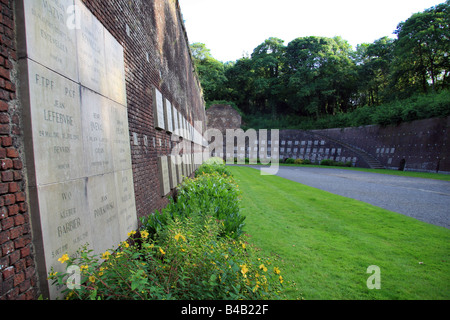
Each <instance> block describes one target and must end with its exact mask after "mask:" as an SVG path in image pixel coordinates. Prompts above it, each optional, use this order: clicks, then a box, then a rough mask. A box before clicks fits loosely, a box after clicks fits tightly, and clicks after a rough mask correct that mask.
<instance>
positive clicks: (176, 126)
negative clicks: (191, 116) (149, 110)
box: [153, 88, 206, 146]
mask: <svg viewBox="0 0 450 320" xmlns="http://www.w3.org/2000/svg"><path fill="white" fill-rule="evenodd" d="M153 114H154V120H155V128H157V129H161V130H165V131H166V132H168V133H173V134H175V135H177V136H180V137H181V138H183V139H185V140H187V141H192V142H194V143H195V144H198V145H203V146H206V140H205V139H204V138H203V136H202V134H201V133H200V132H199V131H198V130H197V129H196V128H195V127H194V126H193V125H192V124H191V123H190V122H189V121H188V120H187V119H186V118H185V117H184V116H183V115H182V113H181V112H179V111H178V110H177V108H175V106H174V105H173V104H172V103H171V102H170V101H169V100H168V99H167V98H164V97H163V95H162V93H161V92H160V91H159V90H158V89H157V88H153Z"/></svg>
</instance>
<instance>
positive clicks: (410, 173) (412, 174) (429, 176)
mask: <svg viewBox="0 0 450 320" xmlns="http://www.w3.org/2000/svg"><path fill="white" fill-rule="evenodd" d="M258 165H261V164H258ZM279 166H283V167H304V168H335V169H345V170H355V171H364V172H372V173H381V174H389V175H394V176H402V177H412V178H423V179H435V180H442V181H450V174H444V173H434V172H416V171H399V170H391V169H369V168H356V167H336V166H321V165H310V164H289V163H280V164H279Z"/></svg>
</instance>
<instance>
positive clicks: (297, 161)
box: [294, 159, 303, 164]
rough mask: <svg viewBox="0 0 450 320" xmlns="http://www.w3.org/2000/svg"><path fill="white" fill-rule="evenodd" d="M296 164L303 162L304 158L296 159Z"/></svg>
mask: <svg viewBox="0 0 450 320" xmlns="http://www.w3.org/2000/svg"><path fill="white" fill-rule="evenodd" d="M294 163H295V164H303V159H295V161H294Z"/></svg>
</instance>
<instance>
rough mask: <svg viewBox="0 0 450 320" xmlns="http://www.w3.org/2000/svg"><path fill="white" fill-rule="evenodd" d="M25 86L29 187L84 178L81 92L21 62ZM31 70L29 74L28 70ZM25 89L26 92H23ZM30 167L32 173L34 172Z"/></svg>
mask: <svg viewBox="0 0 450 320" xmlns="http://www.w3.org/2000/svg"><path fill="white" fill-rule="evenodd" d="M21 64H22V65H21V69H23V72H21V75H23V76H24V77H25V76H26V75H28V81H26V79H24V81H23V82H24V87H25V86H26V84H28V92H27V93H28V98H29V101H28V103H25V105H27V106H29V108H30V110H29V111H30V114H31V123H32V125H31V127H30V128H28V127H27V129H30V130H31V132H29V133H27V134H28V135H30V136H32V139H30V143H31V140H32V147H31V146H30V147H29V148H32V150H28V151H27V152H28V154H33V153H34V166H35V168H36V169H35V170H34V172H29V174H30V177H29V179H30V181H29V184H30V185H41V184H48V183H55V182H60V181H66V180H71V179H76V178H80V177H82V176H84V174H85V172H84V165H83V141H82V133H81V112H80V89H79V85H77V84H76V83H75V82H72V81H70V80H68V79H67V78H65V77H62V76H60V75H58V74H57V73H55V72H53V71H50V70H49V69H47V68H44V67H43V66H41V65H40V64H37V63H35V62H33V61H31V60H25V61H21ZM27 67H28V71H27V70H26V68H27ZM24 90H25V89H24ZM31 168H32V166H30V168H29V170H31Z"/></svg>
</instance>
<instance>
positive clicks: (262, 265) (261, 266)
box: [259, 264, 267, 272]
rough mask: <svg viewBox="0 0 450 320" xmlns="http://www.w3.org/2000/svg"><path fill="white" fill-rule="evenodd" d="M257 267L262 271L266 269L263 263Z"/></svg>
mask: <svg viewBox="0 0 450 320" xmlns="http://www.w3.org/2000/svg"><path fill="white" fill-rule="evenodd" d="M259 268H260V269H261V270H262V271H264V272H266V271H267V268H266V267H265V266H264V264H261V265H260V266H259Z"/></svg>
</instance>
